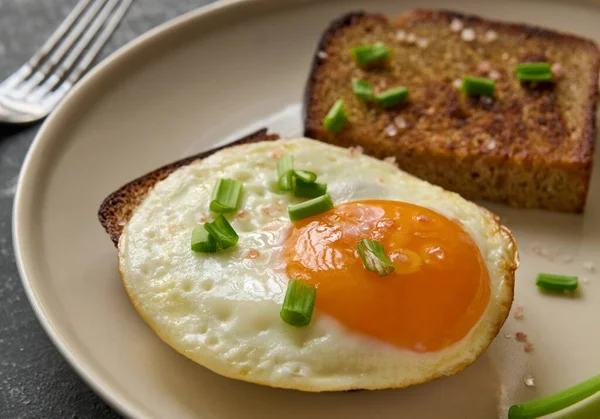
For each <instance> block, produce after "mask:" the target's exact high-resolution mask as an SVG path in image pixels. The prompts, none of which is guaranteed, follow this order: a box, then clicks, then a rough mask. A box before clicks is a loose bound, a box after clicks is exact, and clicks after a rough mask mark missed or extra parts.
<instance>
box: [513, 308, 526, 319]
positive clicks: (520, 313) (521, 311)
mask: <svg viewBox="0 0 600 419" xmlns="http://www.w3.org/2000/svg"><path fill="white" fill-rule="evenodd" d="M524 311H525V309H524V308H523V306H517V307H515V319H517V320H521V319H523V317H525V312H524Z"/></svg>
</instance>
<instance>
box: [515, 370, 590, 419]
mask: <svg viewBox="0 0 600 419" xmlns="http://www.w3.org/2000/svg"><path fill="white" fill-rule="evenodd" d="M598 391H600V374H598V375H596V376H594V377H592V378H589V379H588V380H586V381H583V382H581V383H579V384H576V385H574V386H573V387H569V388H567V389H565V390H562V391H559V392H558V393H554V394H552V395H550V396H546V397H542V398H541V399H537V400H533V401H530V402H527V403H523V404H517V405H514V406H511V407H510V409H509V410H508V419H535V418H539V417H542V416H546V415H549V414H551V413H554V412H558V411H559V410H562V409H564V408H567V407H569V406H571V405H574V404H575V403H579V402H580V401H582V400H584V399H586V398H588V397H590V396H592V395H594V394H596V393H597V392H598ZM582 413H583V411H582ZM586 417H590V418H591V417H595V416H592V415H590V416H586Z"/></svg>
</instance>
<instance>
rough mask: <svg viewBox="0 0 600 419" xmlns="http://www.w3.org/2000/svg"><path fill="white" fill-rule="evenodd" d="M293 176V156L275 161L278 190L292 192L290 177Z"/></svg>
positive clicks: (289, 155)
mask: <svg viewBox="0 0 600 419" xmlns="http://www.w3.org/2000/svg"><path fill="white" fill-rule="evenodd" d="M293 174H294V156H292V155H291V154H288V155H286V156H283V157H282V158H280V159H279V160H278V161H277V179H278V185H279V189H281V190H282V191H291V190H292V186H293V184H292V176H293Z"/></svg>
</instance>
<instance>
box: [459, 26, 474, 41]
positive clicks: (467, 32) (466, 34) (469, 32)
mask: <svg viewBox="0 0 600 419" xmlns="http://www.w3.org/2000/svg"><path fill="white" fill-rule="evenodd" d="M460 37H461V38H462V40H463V41H465V42H471V41H474V40H475V29H472V28H465V29H463V30H462V32H461V33H460Z"/></svg>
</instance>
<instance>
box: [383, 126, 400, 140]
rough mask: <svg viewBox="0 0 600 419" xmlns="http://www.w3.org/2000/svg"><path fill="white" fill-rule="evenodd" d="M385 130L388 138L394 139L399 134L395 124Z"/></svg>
mask: <svg viewBox="0 0 600 419" xmlns="http://www.w3.org/2000/svg"><path fill="white" fill-rule="evenodd" d="M384 130H385V133H386V134H387V136H388V137H394V136H395V135H397V134H398V130H397V129H396V126H395V125H393V124H389V125H388V126H387V127H385V129H384Z"/></svg>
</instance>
